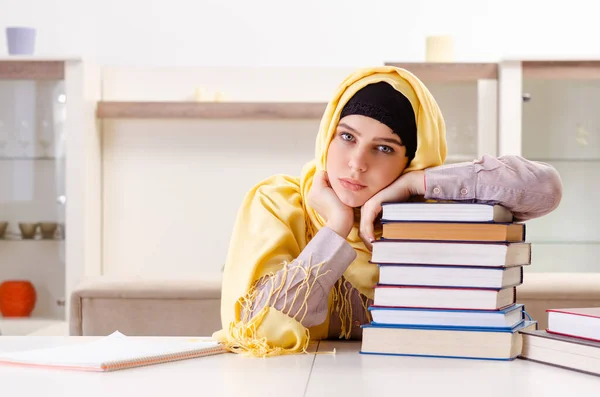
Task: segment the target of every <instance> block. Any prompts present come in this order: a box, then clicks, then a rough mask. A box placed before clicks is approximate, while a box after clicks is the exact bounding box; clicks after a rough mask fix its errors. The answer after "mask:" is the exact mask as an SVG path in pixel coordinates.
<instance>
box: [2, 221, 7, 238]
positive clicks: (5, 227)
mask: <svg viewBox="0 0 600 397" xmlns="http://www.w3.org/2000/svg"><path fill="white" fill-rule="evenodd" d="M7 228H8V222H0V238H4V234H5V233H6V229H7Z"/></svg>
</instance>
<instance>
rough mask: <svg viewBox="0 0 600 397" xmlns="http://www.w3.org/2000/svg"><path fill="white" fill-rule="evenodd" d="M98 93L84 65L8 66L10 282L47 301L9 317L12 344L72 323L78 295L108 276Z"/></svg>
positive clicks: (4, 240) (4, 326)
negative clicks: (72, 298) (97, 276)
mask: <svg viewBox="0 0 600 397" xmlns="http://www.w3.org/2000/svg"><path fill="white" fill-rule="evenodd" d="M94 91H95V90H94V89H93V83H91V82H89V81H88V82H86V81H85V79H84V70H83V64H82V62H80V61H78V60H64V59H35V58H13V57H11V58H5V59H0V184H1V185H0V186H1V187H0V222H7V223H8V227H7V229H6V232H5V233H4V235H3V236H2V237H1V238H0V283H2V282H4V281H6V280H27V281H30V282H31V283H32V284H33V285H34V287H35V290H36V295H37V300H36V305H35V308H34V310H33V312H32V315H31V317H29V318H1V317H0V332H1V333H2V334H4V335H6V334H10V333H25V332H31V331H35V330H36V329H38V328H41V327H45V326H48V325H49V324H51V323H52V322H62V321H66V319H67V314H68V306H69V302H68V297H69V295H70V291H72V289H73V288H74V286H75V285H76V284H77V283H78V282H79V281H80V279H81V277H82V275H83V274H84V271H86V268H87V271H88V272H91V273H93V269H95V268H99V263H100V256H99V252H100V246H99V230H96V229H94V227H97V226H98V225H99V223H100V222H99V216H100V211H99V191H100V187H99V183H100V178H99V170H100V168H99V159H100V157H99V151H97V147H99V145H97V144H96V143H95V142H96V141H97V140H98V139H97V138H96V137H95V120H94V101H93V97H94V96H95V94H94ZM86 96H89V98H86ZM28 227H29V228H32V227H34V228H35V229H34V230H35V234H34V235H32V236H31V235H28V233H27V228H28ZM43 231H46V233H45V235H44V233H43ZM94 255H95V256H96V257H94Z"/></svg>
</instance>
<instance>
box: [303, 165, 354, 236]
mask: <svg viewBox="0 0 600 397" xmlns="http://www.w3.org/2000/svg"><path fill="white" fill-rule="evenodd" d="M307 203H308V205H309V206H310V207H312V208H313V209H314V210H315V211H317V213H319V215H321V216H322V217H323V218H325V220H326V221H327V223H326V226H328V227H329V228H331V229H332V230H333V231H335V232H336V233H337V234H339V235H340V236H342V237H343V238H346V237H348V235H349V234H350V231H351V230H352V226H353V225H354V210H353V209H352V208H351V207H348V206H347V205H345V204H344V203H342V201H341V200H340V199H339V197H338V196H337V194H336V193H335V191H334V190H333V189H332V187H331V185H330V184H329V178H328V176H327V172H325V171H319V172H317V173H316V174H315V176H314V178H313V183H312V186H311V188H310V191H309V192H308V197H307Z"/></svg>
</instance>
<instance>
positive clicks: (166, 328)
mask: <svg viewBox="0 0 600 397" xmlns="http://www.w3.org/2000/svg"><path fill="white" fill-rule="evenodd" d="M221 281H222V274H221V273H207V274H203V275H201V276H198V277H196V278H185V279H144V278H141V277H130V278H126V277H119V278H112V277H111V278H109V277H99V278H92V279H87V280H85V281H84V282H83V283H82V284H81V285H80V286H78V288H77V289H76V290H75V291H74V292H73V294H72V295H71V297H70V320H69V332H70V334H71V335H94V336H98V335H108V334H110V333H112V332H114V331H116V330H118V331H120V332H122V333H124V334H125V335H132V336H133V335H138V336H209V335H211V334H212V333H213V332H214V331H216V330H218V329H220V328H221V322H220V302H221ZM517 302H518V303H523V304H524V305H525V310H526V311H527V312H528V313H529V315H530V316H531V317H532V318H533V319H534V320H537V321H538V322H539V328H540V329H544V328H545V327H546V326H547V321H546V319H547V315H546V309H550V308H569V307H591V306H600V273H525V277H524V283H523V284H522V285H521V286H519V287H518V288H517Z"/></svg>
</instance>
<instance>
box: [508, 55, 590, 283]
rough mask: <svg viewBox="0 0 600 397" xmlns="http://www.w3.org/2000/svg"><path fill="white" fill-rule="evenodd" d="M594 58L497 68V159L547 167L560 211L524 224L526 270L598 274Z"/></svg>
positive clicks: (511, 64) (522, 62) (523, 62)
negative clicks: (556, 176)
mask: <svg viewBox="0 0 600 397" xmlns="http://www.w3.org/2000/svg"><path fill="white" fill-rule="evenodd" d="M599 109H600V61H507V62H502V63H501V65H500V108H499V116H500V154H517V155H522V156H523V157H526V158H528V159H530V160H537V161H543V162H546V163H548V164H551V165H552V166H554V167H555V168H556V169H557V170H558V172H559V173H560V175H561V178H562V182H563V198H562V201H561V204H560V206H559V207H558V208H557V209H556V210H555V211H554V212H552V213H551V214H548V215H546V216H544V217H542V218H539V219H535V220H532V221H529V222H527V235H528V240H529V241H531V242H532V243H533V246H532V263H533V265H534V266H532V267H531V271H544V272H547V271H550V272H552V271H557V272H598V271H600V263H598V261H597V258H598V257H600V232H599V231H598V227H597V225H598V222H599V221H600V209H599V207H598V205H597V203H596V198H597V197H598V195H599V194H600V185H599V184H598V175H599V172H600V112H599Z"/></svg>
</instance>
